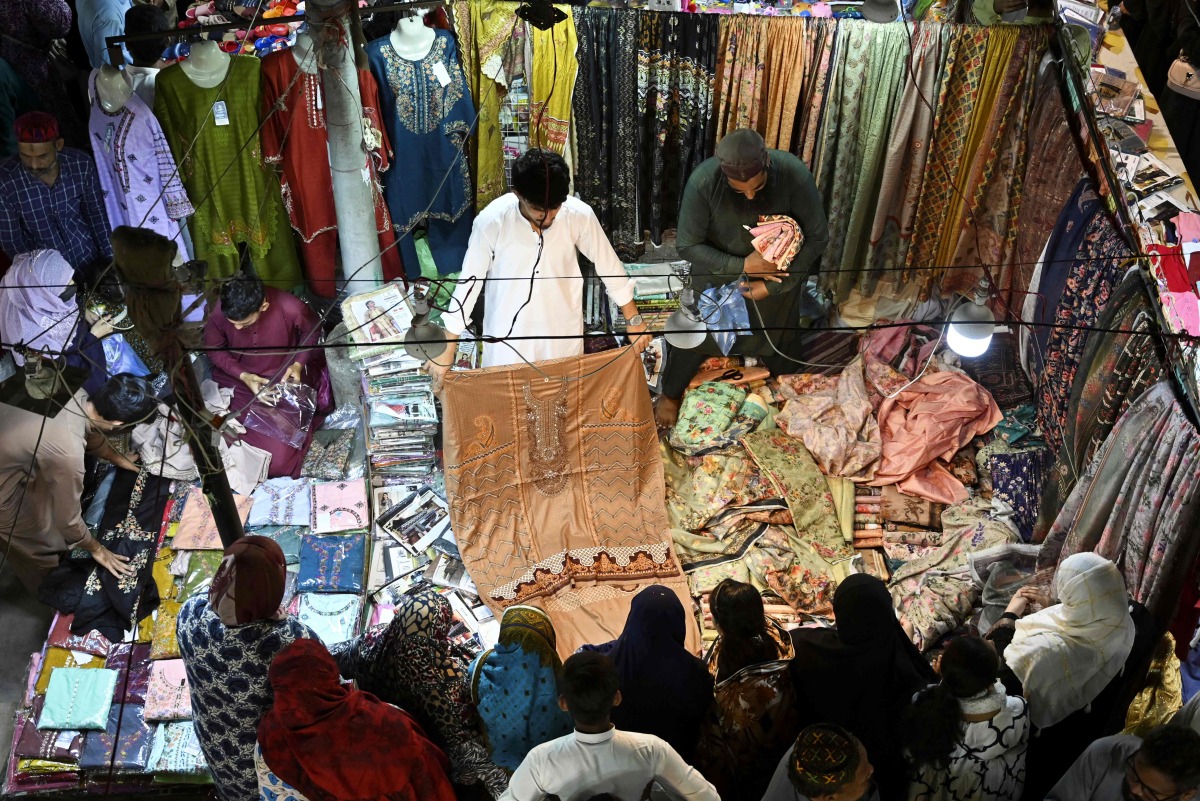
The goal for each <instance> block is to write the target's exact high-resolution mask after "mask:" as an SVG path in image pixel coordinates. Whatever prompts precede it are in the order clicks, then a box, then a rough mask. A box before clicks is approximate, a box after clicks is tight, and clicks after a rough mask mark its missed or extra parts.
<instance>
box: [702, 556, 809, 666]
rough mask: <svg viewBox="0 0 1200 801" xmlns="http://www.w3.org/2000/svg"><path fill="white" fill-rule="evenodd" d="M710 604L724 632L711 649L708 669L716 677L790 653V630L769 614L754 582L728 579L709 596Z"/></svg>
mask: <svg viewBox="0 0 1200 801" xmlns="http://www.w3.org/2000/svg"><path fill="white" fill-rule="evenodd" d="M708 605H709V608H710V609H711V610H712V616H713V623H714V624H715V625H716V627H717V633H718V634H720V635H721V636H720V638H719V639H718V640H717V641H716V643H715V644H714V645H713V647H712V650H710V651H709V652H708V667H709V672H711V673H712V674H713V676H714V677H716V680H717V681H724V680H725V679H727V678H729V677H730V676H732V675H733V674H734V673H737V672H738V671H739V670H741V669H742V668H744V667H746V666H747V665H757V664H758V663H760V662H769V661H771V660H773V659H781V658H783V659H786V658H788V657H790V656H791V645H790V644H789V643H790V641H789V639H788V636H787V632H786V631H785V630H784V629H783V627H782V626H780V625H779V624H778V623H777V622H775V621H774V620H770V619H768V618H767V614H766V612H765V611H764V608H763V600H762V596H761V595H760V594H759V592H758V590H756V589H755V588H754V587H753V586H752V585H750V584H743V583H742V582H740V581H734V580H733V579H725V580H724V581H722V582H721V583H720V584H718V585H717V586H716V587H715V588H714V589H713V591H712V593H711V594H710V595H709V596H708ZM785 652H787V653H786V654H785Z"/></svg>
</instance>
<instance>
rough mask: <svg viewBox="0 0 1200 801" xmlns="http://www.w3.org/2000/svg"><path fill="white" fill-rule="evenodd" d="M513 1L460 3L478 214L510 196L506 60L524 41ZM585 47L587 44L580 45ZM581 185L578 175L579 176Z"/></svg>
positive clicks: (458, 26) (457, 18) (458, 28)
mask: <svg viewBox="0 0 1200 801" xmlns="http://www.w3.org/2000/svg"><path fill="white" fill-rule="evenodd" d="M514 10H515V9H514V8H513V6H512V4H511V3H507V2H502V0H470V1H469V2H468V0H455V3H454V28H455V32H456V33H457V34H458V46H459V56H460V57H461V58H462V67H463V74H464V75H465V76H466V80H467V86H468V88H469V89H470V91H471V97H473V98H474V99H475V103H476V107H477V109H478V119H477V121H476V125H475V136H473V137H472V138H471V150H470V154H471V159H470V161H471V164H472V165H474V167H475V210H476V211H479V210H480V209H482V208H484V207H485V206H487V204H489V203H491V202H492V201H493V200H495V199H496V198H498V197H500V196H501V195H502V194H504V190H505V180H504V141H503V136H502V135H501V131H500V104H501V103H502V102H503V100H504V95H505V94H507V92H508V80H509V79H508V76H507V74H506V69H505V67H506V59H505V56H506V55H507V54H508V53H510V52H511V51H512V50H513V49H514V47H520V46H521V45H523V42H522V41H520V40H516V39H515V36H514V34H515V33H516V31H517V30H518V28H519V27H520V25H521V20H519V19H518V18H517V17H516V15H515V14H513V11H514ZM580 44H581V46H582V42H581V43H580ZM576 181H578V175H576Z"/></svg>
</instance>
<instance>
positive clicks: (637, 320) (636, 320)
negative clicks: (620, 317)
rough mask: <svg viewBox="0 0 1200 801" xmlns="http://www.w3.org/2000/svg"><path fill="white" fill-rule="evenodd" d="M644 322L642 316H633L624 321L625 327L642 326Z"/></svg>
mask: <svg viewBox="0 0 1200 801" xmlns="http://www.w3.org/2000/svg"><path fill="white" fill-rule="evenodd" d="M644 322H645V320H643V319H642V315H640V314H635V315H633V316H632V317H630V318H629V319H628V320H626V321H625V323H626V325H642V324H643V323H644Z"/></svg>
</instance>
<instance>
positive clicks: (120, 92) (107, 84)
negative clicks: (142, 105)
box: [96, 64, 133, 114]
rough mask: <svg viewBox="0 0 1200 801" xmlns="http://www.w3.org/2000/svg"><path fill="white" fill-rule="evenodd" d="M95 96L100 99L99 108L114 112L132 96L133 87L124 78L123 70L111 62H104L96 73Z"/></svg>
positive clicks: (121, 107)
mask: <svg viewBox="0 0 1200 801" xmlns="http://www.w3.org/2000/svg"><path fill="white" fill-rule="evenodd" d="M96 97H97V98H99V100H100V108H102V109H104V110H105V111H107V112H108V113H109V114H116V113H117V112H118V111H120V110H121V109H123V108H125V104H126V103H128V102H129V98H131V97H133V87H132V86H130V85H129V82H128V81H127V80H125V74H124V73H123V72H121V71H120V70H119V69H117V68H116V67H114V66H112V65H111V64H105V65H104V66H102V67H101V68H100V72H99V74H97V75H96Z"/></svg>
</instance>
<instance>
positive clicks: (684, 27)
mask: <svg viewBox="0 0 1200 801" xmlns="http://www.w3.org/2000/svg"><path fill="white" fill-rule="evenodd" d="M718 20H719V18H718V17H715V16H712V15H709V14H656V13H653V12H641V13H639V14H638V15H637V103H638V107H637V112H638V113H637V125H638V129H639V133H640V136H639V137H638V140H637V145H636V147H637V164H638V187H639V192H638V204H639V210H638V215H637V219H638V220H639V223H640V225H641V226H642V228H644V229H645V230H647V231H649V233H650V240H651V241H652V242H654V243H661V242H662V237H663V233H664V232H665V231H666V230H668V229H671V228H674V227H675V226H676V224H677V222H678V220H679V207H680V201H681V199H682V197H683V189H684V185H685V184H686V183H687V177H688V175H690V174H691V172H692V170H694V169H695V168H696V167H698V166H700V163H701V162H702V161H704V158H705V155H706V154H707V146H708V141H709V137H710V131H709V125H710V120H711V118H712V103H713V70H714V68H715V66H716V57H717V46H718V35H719V34H718ZM535 52H536V51H535ZM535 58H536V56H535ZM628 144H629V143H626V147H628Z"/></svg>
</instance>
